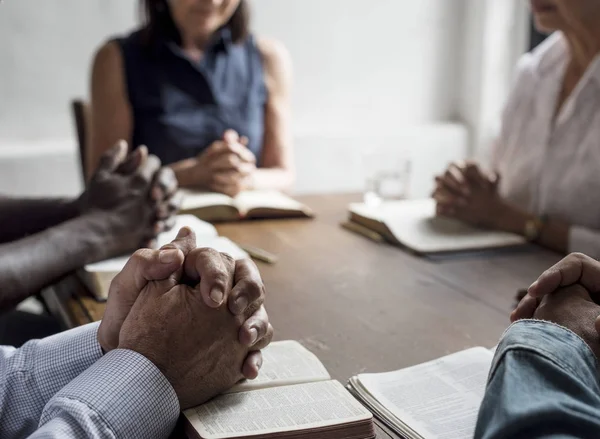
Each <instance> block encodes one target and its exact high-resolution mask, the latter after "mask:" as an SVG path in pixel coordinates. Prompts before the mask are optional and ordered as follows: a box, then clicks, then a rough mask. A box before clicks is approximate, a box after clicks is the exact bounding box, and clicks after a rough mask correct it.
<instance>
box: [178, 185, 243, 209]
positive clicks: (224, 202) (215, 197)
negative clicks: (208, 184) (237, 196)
mask: <svg viewBox="0 0 600 439" xmlns="http://www.w3.org/2000/svg"><path fill="white" fill-rule="evenodd" d="M179 192H180V193H181V194H182V195H183V201H182V203H181V210H194V209H200V208H202V207H209V206H233V198H231V197H229V196H227V195H225V194H219V193H216V192H198V191H191V190H187V189H180V190H179Z"/></svg>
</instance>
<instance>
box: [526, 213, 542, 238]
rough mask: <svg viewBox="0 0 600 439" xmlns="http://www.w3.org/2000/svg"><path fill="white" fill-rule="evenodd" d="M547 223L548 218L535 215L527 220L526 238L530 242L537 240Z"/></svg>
mask: <svg viewBox="0 0 600 439" xmlns="http://www.w3.org/2000/svg"><path fill="white" fill-rule="evenodd" d="M545 224H546V220H545V218H544V217H541V218H538V217H534V218H530V219H528V220H527V222H526V223H525V231H524V232H525V233H524V235H525V238H526V239H527V241H529V242H535V241H537V240H538V239H539V237H540V235H541V234H542V229H543V228H544V225H545Z"/></svg>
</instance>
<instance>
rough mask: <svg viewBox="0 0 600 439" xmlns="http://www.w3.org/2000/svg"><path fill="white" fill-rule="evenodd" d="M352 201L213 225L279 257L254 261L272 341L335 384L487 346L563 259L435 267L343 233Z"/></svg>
mask: <svg viewBox="0 0 600 439" xmlns="http://www.w3.org/2000/svg"><path fill="white" fill-rule="evenodd" d="M358 200H360V196H357V195H328V196H311V197H301V198H300V201H302V202H304V203H306V204H307V205H309V206H310V207H312V208H313V209H314V211H315V212H316V214H317V218H316V219H314V220H279V221H255V222H245V223H234V224H222V225H219V226H218V230H219V233H220V234H221V235H224V236H227V237H229V238H231V239H233V240H234V241H237V242H239V243H243V244H249V245H254V246H257V247H261V248H263V249H265V250H268V251H270V252H273V253H275V254H277V255H278V256H279V258H280V259H279V262H277V263H276V264H275V265H266V264H261V263H259V267H260V269H261V273H262V276H263V279H264V282H265V285H266V287H267V310H268V312H269V316H270V320H271V322H272V323H273V326H274V327H275V331H276V336H275V338H276V339H278V340H284V339H294V340H299V341H300V342H301V343H302V344H304V345H305V346H306V347H308V348H309V349H310V350H311V351H313V352H314V353H315V354H316V355H317V356H318V357H319V358H320V359H321V361H322V362H323V363H324V364H325V366H326V367H327V369H328V370H329V372H330V373H331V376H332V377H333V378H334V379H337V380H339V381H341V382H345V381H346V380H347V379H348V378H349V377H350V376H352V375H355V374H357V373H361V372H366V371H368V372H384V371H389V370H395V369H400V368H403V367H407V366H411V365H415V364H418V363H422V362H424V361H428V360H431V359H434V358H437V357H440V356H443V355H445V354H449V353H452V352H456V351H459V350H462V349H466V348H469V347H473V346H486V347H492V346H494V345H495V344H496V343H497V342H498V339H499V337H500V336H501V334H502V332H503V331H504V330H505V329H506V327H507V325H508V323H509V321H508V316H509V313H510V311H511V310H512V307H513V304H514V297H515V294H516V291H517V290H518V289H520V288H526V287H528V286H529V285H530V283H531V282H532V281H534V280H535V279H536V278H537V276H538V275H539V274H540V273H541V272H542V271H543V270H545V269H546V268H548V267H549V266H550V265H552V264H554V263H556V262H557V261H558V260H559V259H560V256H559V255H557V254H555V253H551V252H548V251H545V250H542V249H538V248H534V249H531V250H528V251H522V252H515V253H513V254H503V255H495V256H488V257H485V258H478V259H473V258H470V259H469V258H466V259H454V260H445V261H441V262H432V261H430V260H427V259H424V258H421V257H417V256H413V255H411V254H409V253H407V252H405V251H402V250H401V249H399V248H395V247H392V246H389V245H387V244H377V243H375V242H372V241H370V240H368V239H366V238H364V237H362V236H358V235H355V234H353V233H351V232H349V231H347V230H344V229H342V228H341V227H340V226H339V223H340V221H342V220H344V219H345V218H346V215H347V214H346V207H347V205H348V203H350V202H352V201H358ZM59 296H60V294H59V295H58V296H56V295H54V299H55V300H54V301H55V302H56V303H55V305H56V307H57V308H58V309H62V311H61V312H62V313H63V314H66V315H70V317H69V318H70V319H71V320H72V322H71V324H80V323H82V322H85V321H86V320H85V314H89V315H91V316H92V317H93V318H100V317H101V315H102V312H103V306H102V305H99V304H96V303H95V302H94V301H93V300H91V299H87V298H86V299H84V302H83V307H82V306H81V305H82V303H81V302H75V301H73V300H72V299H70V295H69V294H63V295H62V296H60V297H59ZM82 318H83V320H82ZM380 434H381V437H387V436H385V435H383V434H382V433H381V432H380Z"/></svg>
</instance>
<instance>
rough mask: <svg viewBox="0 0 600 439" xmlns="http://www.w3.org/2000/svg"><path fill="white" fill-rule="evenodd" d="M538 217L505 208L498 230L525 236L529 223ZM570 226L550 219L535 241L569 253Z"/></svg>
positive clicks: (515, 209)
mask: <svg viewBox="0 0 600 439" xmlns="http://www.w3.org/2000/svg"><path fill="white" fill-rule="evenodd" d="M536 218H537V217H536V216H535V215H533V214H531V213H528V212H526V211H524V210H521V209H518V208H516V207H514V206H508V205H507V207H506V208H505V213H504V214H503V215H502V216H501V217H500V218H499V221H498V228H499V229H500V230H503V231H505V232H511V233H516V234H518V235H524V234H525V228H526V226H527V222H528V221H532V220H536ZM570 228H571V227H570V226H569V225H568V224H566V223H563V222H561V221H557V220H554V219H552V218H549V219H548V220H547V221H546V222H545V223H544V225H543V226H542V229H541V231H540V236H539V237H538V239H537V240H536V241H535V242H536V243H537V244H539V245H541V246H543V247H546V248H548V249H550V250H554V251H556V252H559V253H567V252H569V231H570Z"/></svg>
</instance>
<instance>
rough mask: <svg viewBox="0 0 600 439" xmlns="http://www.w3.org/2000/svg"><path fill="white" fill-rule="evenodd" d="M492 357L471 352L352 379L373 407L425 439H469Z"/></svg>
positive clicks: (479, 350) (483, 352)
mask: <svg viewBox="0 0 600 439" xmlns="http://www.w3.org/2000/svg"><path fill="white" fill-rule="evenodd" d="M492 358H493V354H492V353H491V352H490V351H489V350H488V349H484V348H473V349H469V350H466V351H463V352H459V353H456V354H453V355H449V356H447V357H443V358H440V359H438V360H434V361H431V362H428V363H424V364H421V365H418V366H413V367H410V368H407V369H402V370H399V371H396V372H389V373H381V374H363V375H358V380H359V381H360V383H361V384H362V386H363V387H364V388H365V390H367V391H368V392H369V393H370V394H371V395H372V396H373V397H375V398H376V399H377V400H378V402H379V403H380V404H381V405H383V406H385V408H386V409H387V410H389V411H390V412H392V413H393V414H394V416H395V417H396V418H398V419H399V420H400V421H402V422H403V423H404V424H406V425H407V426H408V427H410V429H412V430H413V431H415V432H417V433H418V434H419V435H420V436H422V437H425V438H427V439H471V438H472V437H473V433H474V432H475V424H476V422H477V414H478V412H479V406H480V405H481V401H482V400H483V395H484V393H485V387H486V383H487V377H488V373H489V370H490V367H491V364H492Z"/></svg>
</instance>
